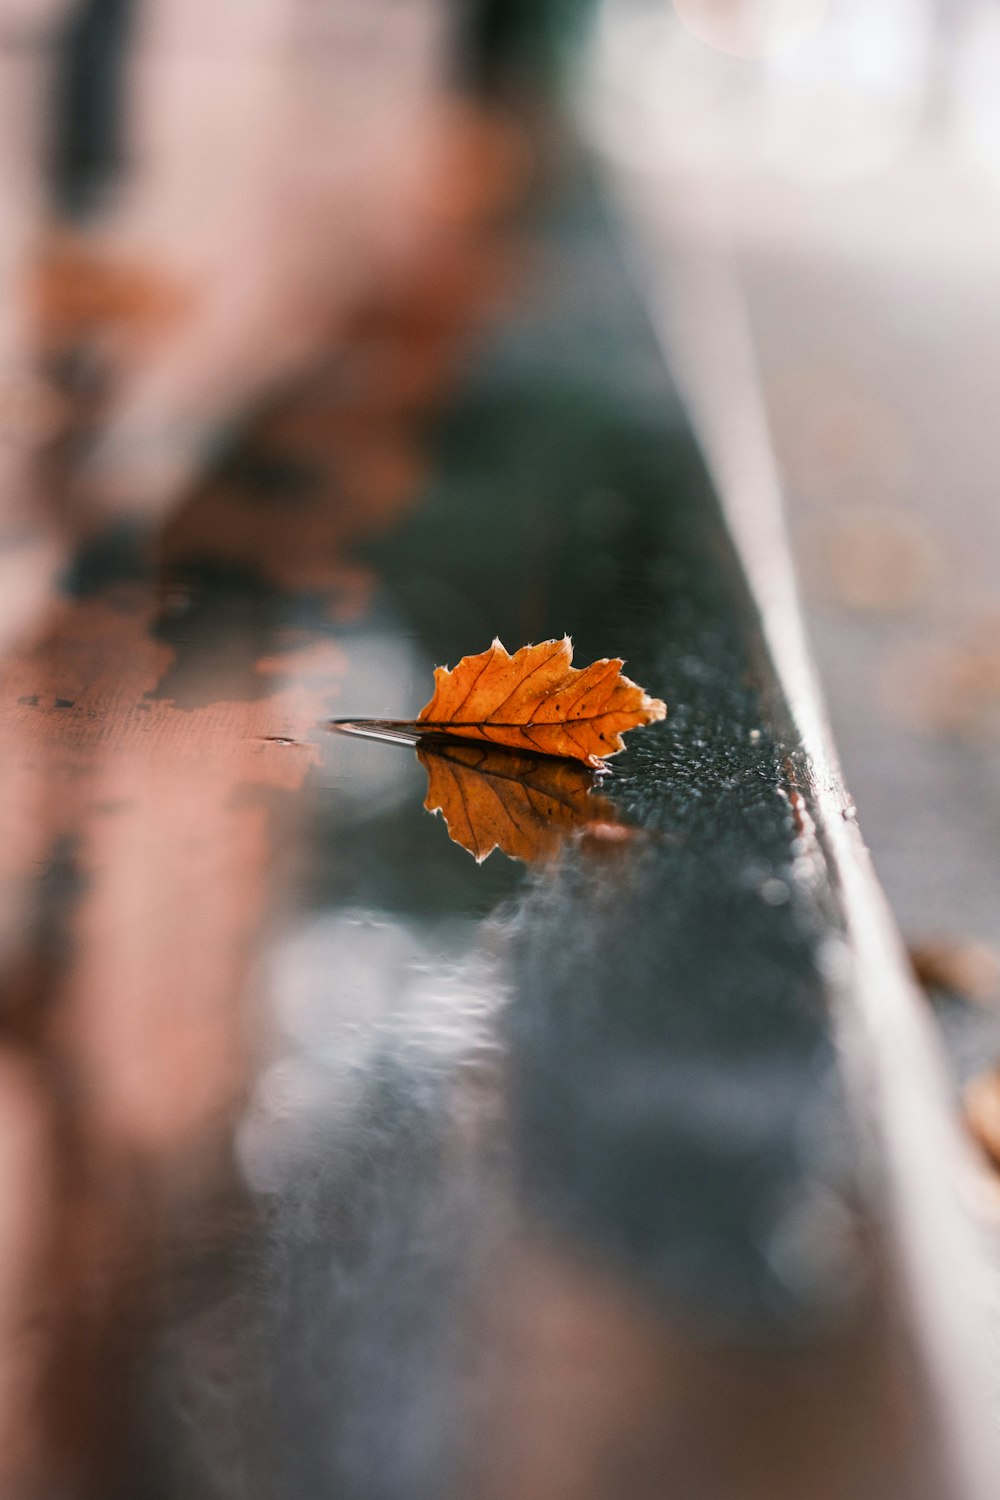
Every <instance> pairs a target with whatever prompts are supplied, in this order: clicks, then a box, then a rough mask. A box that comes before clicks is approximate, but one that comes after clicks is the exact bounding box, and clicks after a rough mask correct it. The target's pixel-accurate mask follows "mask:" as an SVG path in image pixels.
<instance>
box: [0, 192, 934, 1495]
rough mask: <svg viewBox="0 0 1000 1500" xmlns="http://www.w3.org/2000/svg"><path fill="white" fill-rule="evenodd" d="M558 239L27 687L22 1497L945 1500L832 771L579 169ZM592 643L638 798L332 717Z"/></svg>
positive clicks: (211, 507)
mask: <svg viewBox="0 0 1000 1500" xmlns="http://www.w3.org/2000/svg"><path fill="white" fill-rule="evenodd" d="M537 238H538V245H537V246H536V247H535V249H534V252H533V258H532V259H531V261H530V263H529V268H528V269H525V270H524V271H523V273H522V283H521V288H520V291H519V293H518V296H517V298H516V299H515V300H514V302H513V304H512V306H511V307H510V308H509V310H508V311H507V312H506V314H505V316H504V318H503V319H502V320H501V321H500V322H499V324H498V325H497V327H496V328H495V329H494V330H493V331H492V332H491V333H490V334H489V335H483V336H481V337H480V339H479V340H478V342H477V343H476V344H475V345H474V348H473V350H472V352H471V353H469V352H468V351H467V352H466V356H465V364H464V366H462V367H461V368H460V369H459V370H458V371H457V372H453V374H452V377H451V384H450V386H446V385H445V383H444V382H443V381H441V382H439V383H438V384H437V385H433V383H432V386H433V389H432V391H431V392H430V395H428V394H427V393H422V394H421V395H420V398H419V399H416V398H415V397H414V395H413V390H414V386H413V383H412V382H413V380H414V373H415V370H416V369H418V368H419V367H421V361H422V360H425V359H426V358H428V357H429V356H428V349H427V342H428V340H430V342H431V343H433V338H432V335H434V333H435V328H436V327H437V325H436V324H435V323H434V320H433V318H430V319H428V318H424V321H421V318H420V317H418V316H417V312H419V311H421V309H423V310H424V312H425V311H426V305H425V303H424V302H422V301H420V299H419V298H418V299H417V312H414V311H413V309H410V321H409V322H408V321H407V317H406V316H404V315H403V314H400V313H399V312H398V310H397V311H396V313H395V314H394V316H393V318H390V317H388V316H386V317H385V319H384V321H383V322H382V323H379V321H378V319H377V318H374V317H373V318H372V321H371V323H370V325H369V326H367V327H364V328H362V330H361V332H359V334H358V336H357V339H356V342H355V343H354V344H353V345H352V344H349V345H347V346H346V349H345V348H338V350H337V351H336V356H335V357H333V356H331V358H330V359H329V361H328V362H327V363H326V364H324V366H323V368H322V369H321V370H320V371H319V372H318V374H316V375H315V377H314V378H311V379H310V380H308V381H303V382H302V383H301V384H300V385H298V386H296V387H295V388H294V389H292V390H291V391H290V392H289V393H288V394H287V395H286V396H284V397H282V399H281V400H280V401H275V403H273V405H271V406H270V407H268V408H267V410H265V411H264V412H263V413H262V415H261V417H260V419H259V420H258V421H257V422H256V423H255V424H254V425H252V426H251V428H250V429H249V430H248V431H247V432H246V433H245V434H243V435H242V436H241V437H240V439H239V441H238V442H236V443H235V444H234V445H233V447H232V450H231V451H227V453H226V455H225V456H224V457H223V458H221V459H220V461H219V463H218V464H217V465H216V467H215V468H214V470H213V471H212V472H211V473H210V474H209V476H208V477H207V479H206V480H205V481H204V484H203V486H202V488H201V490H200V491H199V492H198V493H197V494H195V495H194V496H193V497H192V498H191V499H190V500H189V502H188V503H187V504H186V506H185V507H184V508H182V509H181V510H180V511H179V512H178V513H176V514H175V515H174V516H173V517H172V518H171V519H170V520H169V521H168V522H167V524H166V525H165V526H164V527H163V528H162V530H161V532H160V533H159V534H158V536H157V538H156V541H155V546H153V548H152V551H151V550H150V545H149V542H148V534H147V533H146V532H145V531H144V530H143V529H141V528H137V527H134V526H131V525H129V524H120V523H118V524H115V525H108V526H105V527H103V528H98V529H97V530H96V531H95V533H94V535H93V536H92V537H91V538H90V539H89V540H88V542H87V544H86V546H85V547H83V548H81V549H80V551H79V554H78V556H77V559H76V561H75V563H74V565H73V566H72V567H71V568H69V569H67V571H66V572H65V574H64V576H63V577H62V579H61V585H60V589H61V592H60V594H59V598H58V603H57V605H56V607H54V608H53V610H52V611H51V614H50V615H49V616H48V617H47V618H46V620H45V622H44V628H43V629H42V630H41V631H39V632H38V633H37V634H35V635H33V636H32V637H30V638H29V639H28V641H27V644H26V645H25V646H24V647H23V649H19V650H18V651H14V652H12V653H11V654H10V655H9V656H8V658H7V659H6V661H5V662H4V664H3V670H2V692H3V704H4V715H3V721H2V734H3V750H4V754H3V760H4V770H3V775H4V777H5V778H6V781H5V787H4V798H3V807H4V811H3V839H2V856H0V859H2V866H0V898H2V902H3V906H2V911H0V916H2V922H3V932H4V937H5V945H6V946H5V953H6V955H7V957H6V973H5V994H6V996H7V1004H6V1010H5V1021H4V1047H3V1055H2V1059H0V1083H2V1085H3V1086H2V1089H0V1110H2V1111H3V1112H5V1119H6V1118H8V1117H9V1127H7V1128H5V1129H3V1130H0V1137H2V1138H3V1139H4V1140H5V1142H6V1144H4V1146H3V1147H2V1149H3V1151H5V1152H8V1153H9V1155H10V1163H9V1167H8V1169H7V1170H6V1171H5V1175H6V1177H7V1180H8V1182H14V1181H16V1184H17V1186H16V1187H15V1188H12V1189H11V1190H10V1194H9V1201H8V1204H7V1205H5V1208H4V1213H5V1214H6V1217H2V1216H0V1236H2V1243H3V1246H4V1255H5V1259H6V1263H7V1267H8V1269H7V1271H6V1273H5V1279H4V1283H3V1288H2V1293H0V1297H2V1300H0V1337H2V1341H3V1343H2V1349H3V1359H2V1362H0V1381H2V1385H0V1398H2V1402H0V1404H2V1410H3V1416H4V1422H5V1425H6V1429H7V1433H8V1435H9V1442H8V1443H7V1446H6V1448H5V1451H6V1454H7V1457H6V1458H5V1460H4V1462H5V1464H6V1465H7V1472H8V1474H9V1476H10V1483H9V1487H8V1490H7V1491H5V1493H11V1494H14V1495H17V1496H21V1495H23V1496H48V1495H53V1496H55V1495H59V1496H62V1495H72V1496H76V1495H81V1496H90V1495H95V1496H97V1495H100V1496H102V1497H110V1496H119V1495H120V1496H122V1497H123V1500H124V1497H128V1500H146V1497H149V1500H159V1497H163V1500H172V1497H180V1496H183V1497H185V1500H209V1497H213V1500H214V1497H223V1496H226V1497H230V1496H231V1497H238V1500H243V1497H246V1500H255V1497H275V1496H280V1497H282V1500H286V1497H287V1500H292V1497H297V1496H302V1497H309V1500H316V1497H319V1496H327V1495H330V1496H332V1495H336V1496H338V1497H348V1500H349V1497H359V1500H361V1497H386V1500H388V1497H399V1500H411V1497H412V1500H420V1497H424V1496H426V1497H428V1500H431V1497H434V1500H438V1497H443V1496H448V1495H457V1496H475V1497H477V1500H489V1497H492V1496H497V1497H499V1496H501V1495H504V1496H509V1495H517V1496H519V1497H525V1500H530V1497H536V1496H537V1497H539V1500H541V1497H546V1500H550V1497H551V1500H556V1497H560V1496H566V1497H567V1500H568V1497H570V1496H573V1497H574V1500H586V1497H594V1500H611V1497H618V1496H622V1495H629V1496H631V1497H642V1496H647V1495H648V1496H650V1497H653V1496H662V1495H665V1494H672V1493H677V1494H679V1495H680V1494H683V1495H684V1496H685V1497H696V1496H705V1497H712V1500H717V1497H725V1496H730V1495H731V1496H733V1497H737V1496H738V1497H739V1500H750V1497H757V1496H759V1497H761V1500H764V1497H767V1500H775V1497H777V1496H782V1495H788V1496H789V1497H793V1496H794V1497H801V1496H804V1495H808V1496H811V1497H813V1496H814V1497H817V1500H825V1497H827V1496H830V1497H850V1500H863V1497H865V1496H869V1495H870V1496H872V1497H876V1496H877V1497H879V1500H883V1497H886V1496H890V1495H896V1494H898V1495H906V1496H907V1497H908V1500H913V1497H916V1496H919V1495H921V1494H924V1493H926V1494H938V1493H940V1490H939V1488H937V1487H936V1485H935V1482H934V1479H933V1475H932V1473H931V1471H930V1470H929V1469H928V1468H926V1467H925V1462H926V1453H924V1452H923V1451H922V1444H921V1443H920V1442H919V1441H918V1440H917V1436H916V1433H917V1423H918V1417H919V1410H918V1408H919V1402H918V1399H917V1397H916V1396H915V1395H914V1393H913V1391H912V1389H911V1383H910V1381H909V1378H908V1367H907V1363H906V1352H905V1350H904V1349H903V1348H902V1346H901V1343H900V1340H899V1337H898V1335H897V1332H896V1330H895V1324H894V1317H895V1314H894V1310H893V1303H892V1299H891V1297H889V1296H888V1295H887V1292H886V1289H885V1287H884V1278H883V1272H882V1261H881V1254H880V1249H879V1245H878V1238H877V1235H876V1234H875V1233H874V1231H873V1230H872V1228H871V1226H870V1225H869V1224H868V1222H867V1220H866V1217H865V1214H864V1212H863V1211H862V1209H861V1201H862V1200H861V1195H860V1193H859V1187H858V1182H857V1178H856V1143H855V1141H854V1139H853V1134H852V1131H851V1129H850V1127H849V1125H848V1123H847V1119H846V1114H845V1109H844V1105H843V1101H842V1099H841V1095H840V1089H839V1085H838V1081H837V1069H836V1060H835V1057H834V1054H833V1049H832V1044H831V1040H830V1034H829V1028H828V1021H827V1015H826V1009H825V995H824V980H823V974H824V967H823V966H824V963H825V962H826V961H827V953H828V950H829V947H830V943H831V941H833V942H835V934H836V927H837V908H836V900H835V896H834V894H833V893H832V892H831V891H830V890H829V889H828V888H827V884H826V876H825V867H824V863H823V858H822V849H821V846H820V845H819V844H818V843H817V841H816V840H815V837H814V834H813V832H812V830H811V819H810V815H809V807H808V798H807V795H806V794H805V792H804V791H803V790H802V789H801V786H800V783H802V784H804V782H805V778H804V776H803V775H802V774H801V771H802V768H801V766H800V764H799V759H798V751H797V748H796V745H795V744H794V742H790V741H789V740H788V739H787V738H786V737H785V733H784V731H783V729H782V727H781V715H780V705H776V704H775V703H774V702H773V701H772V696H771V694H770V688H769V677H768V669H767V664H766V661H765V660H764V657H763V654H762V652H761V650H760V646H759V642H758V638H757V634H756V629H755V624H754V619H753V613H752V610H751V608H750V605H749V601H748V599H747V598H746V595H745V591H744V588H743V585H742V583H741V580H740V578H739V575H738V573H737V571H736V569H735V566H734V563H733V560H732V557H731V554H730V551H729V547H728V543H727V540H726V537H725V535H724V532H723V528H722V526H721V523H720V520H719V517H718V514H717V511H716V507H715V503H714V499H713V495H712V492H711V488H710V485H709V483H708V480H707V478H706V475H705V473H704V469H703V466H702V463H701V460H700V457H699V454H698V451H697V449H696V447H695V445H694V443H693V440H692V438H691V436H690V433H689V431H688V428H687V426H686V424H685V421H684V418H683V415H682V413H681V411H680V410H679V407H678V405H677V402H676V399H675V397H674V394H673V392H672V389H671V386H670V384H669V380H668V377H667V375H666V373H665V372H664V370H663V368H662V365H661V362H660V358H659V355H658V353H657V351H656V348H655V346H654V344H653V342H652V340H651V338H650V336H649V333H648V330H647V328H646V325H645V322H644V320H643V317H642V315H641V312H640V311H639V308H638V304H637V301H636V299H635V297H634V294H633V292H632V290H631V287H630V282H629V279H628V277H627V275H626V273H625V270H624V268H623V265H622V263H621V261H620V259H619V254H618V251H617V249H616V245H615V239H614V236H613V234H612V232H611V229H610V227H609V225H608V223H607V222H606V216H605V211H604V209H603V207H602V205H601V200H600V195H599V194H598V192H597V191H596V189H595V188H594V187H593V185H592V184H590V183H589V182H588V181H587V179H586V174H585V173H583V174H581V178H580V181H579V182H578V183H577V184H576V185H575V186H574V187H572V188H571V189H570V188H567V189H566V190H565V192H564V194H563V196H562V198H561V199H560V201H559V202H558V203H556V204H555V205H553V206H550V207H549V208H548V209H546V210H545V212H544V213H543V214H542V215H541V222H540V224H539V225H538V228H537ZM468 255H469V257H470V263H472V262H473V261H474V260H475V255H474V254H473V250H471V249H468ZM405 311H406V310H405V309H404V313H405ZM421 316H423V313H421ZM444 322H447V320H446V319H445V320H444ZM428 329H429V332H428ZM446 332H449V336H450V330H446ZM422 341H423V342H422ZM442 342H446V340H442ZM373 369H374V375H373V374H372V371H373ZM394 382H395V383H394ZM408 382H410V383H409V384H408ZM417 385H419V381H418V382H417ZM359 392H360V394H359ZM429 410H434V411H435V413H436V415H435V423H434V426H433V429H431V427H430V423H429V418H428V411H429ZM151 558H153V560H152V561H151ZM564 632H565V633H568V634H570V635H572V637H573V639H574V643H575V647H576V651H577V657H578V660H580V661H581V662H583V661H587V660H590V659H592V658H594V657H598V656H603V655H609V654H621V655H622V656H624V657H625V658H626V661H627V670H628V671H629V673H630V675H632V676H634V678H635V679H636V680H637V681H639V682H641V683H642V684H643V685H644V686H645V687H647V688H648V689H649V691H650V692H652V693H655V694H656V695H658V696H662V697H663V698H665V699H666V701H667V703H668V705H669V715H668V718H667V720H666V722H665V723H663V724H660V725H655V726H652V727H651V728H649V729H647V730H643V731H642V732H640V733H637V734H635V735H634V736H633V737H632V740H631V743H630V747H629V749H628V750H627V752H626V753H625V754H623V755H622V756H620V757H618V758H617V759H616V760H615V762H614V765H613V772H612V774H611V775H610V776H608V777H607V778H604V779H602V780H601V781H600V784H599V785H598V786H593V785H591V784H590V778H589V776H588V775H587V773H581V774H582V775H583V776H584V778H585V781H586V783H587V784H583V782H581V781H580V777H579V776H578V775H577V774H576V772H575V771H574V770H573V768H563V767H561V765H560V763H555V762H554V763H552V764H551V765H541V766H539V765H535V764H533V763H531V762H530V761H528V760H527V758H525V757H508V758H507V759H506V760H504V761H503V762H502V765H501V767H500V768H499V769H498V767H497V766H496V765H495V764H494V763H493V762H492V761H491V762H490V763H489V764H485V763H483V762H482V760H481V758H480V757H481V755H482V752H481V751H480V750H479V748H478V747H476V756H477V759H476V763H475V764H474V765H472V764H470V763H469V760H468V758H467V757H463V752H462V751H461V749H455V748H454V747H452V748H450V750H449V752H448V757H447V758H445V759H443V758H442V751H441V750H440V748H438V749H435V748H434V747H433V746H425V747H422V748H421V749H420V751H419V754H418V753H415V752H414V751H413V750H412V749H409V748H407V747H400V746H395V745H383V744H373V743H370V742H366V741H361V740H358V739H349V738H346V737H344V736H341V735H336V734H332V733H330V732H329V730H328V729H327V728H326V721H327V720H328V719H330V718H331V717H333V716H347V715H356V716H359V717H360V716H369V717H397V718H412V717H413V715H414V714H415V712H416V711H417V710H418V709H419V707H420V705H421V704H422V702H423V701H424V700H425V698H426V697H427V696H428V693H429V687H430V682H431V672H432V669H433V667H434V666H435V665H437V664H441V663H448V664H450V665H454V663H455V662H456V661H457V660H458V658H459V657H460V656H462V655H464V654H466V653H469V652H472V651H477V650H481V649H483V647H484V646H485V645H486V644H487V643H488V642H489V641H490V640H491V639H492V638H493V636H494V635H499V636H500V637H501V638H502V639H503V640H504V642H505V643H506V644H507V645H508V646H509V647H511V649H513V648H514V647H515V646H517V645H521V644H524V643H526V642H528V641H532V640H541V639H546V638H549V637H555V636H559V635H562V634H563V633H564ZM518 760H520V761H522V762H524V763H523V764H520V765H516V764H515V763H516V762H517V761H518ZM515 772H516V774H515ZM470 776H475V777H479V778H484V779H486V780H489V779H490V778H492V780H493V783H494V785H493V788H492V790H491V791H490V796H491V797H493V799H494V801H495V802H497V804H498V805H499V806H501V807H504V808H506V811H507V812H508V813H509V809H510V802H509V800H508V801H507V802H505V801H504V799H505V798H508V799H509V798H510V797H513V798H514V799H515V803H516V802H517V801H518V800H519V799H522V800H524V799H526V800H527V802H528V803H529V804H530V808H531V814H530V819H529V820H528V822H527V823H526V822H524V820H523V819H524V816H525V815H524V813H523V808H522V812H521V821H518V820H517V819H515V823H516V826H517V830H518V831H517V834H516V836H515V835H514V834H512V833H511V832H510V830H509V829H507V831H505V832H500V833H498V832H497V831H496V823H495V816H496V815H495V814H490V815H489V817H488V819H487V824H488V826H487V827H486V829H485V831H484V830H483V828H482V827H481V826H479V825H476V823H475V820H473V821H472V822H470V823H467V824H461V823H460V820H459V819H458V818H457V817H456V816H454V815H452V816H449V813H448V801H449V796H450V795H451V794H450V793H449V792H448V791H447V789H443V779H446V778H447V777H450V778H451V783H452V784H454V783H455V782H456V780H457V781H458V782H461V779H462V777H465V778H468V777H470ZM574 778H575V779H574ZM498 780H499V781H504V782H506V786H505V789H504V792H503V794H502V795H501V794H499V793H498V792H497V790H496V783H497V781H498ZM529 792H532V793H537V796H535V797H534V798H532V797H529V796H528V793H529ZM425 800H426V802H427V803H428V804H429V805H430V806H431V807H432V808H433V806H434V805H435V804H436V805H437V807H438V809H439V810H440V811H442V812H443V813H444V816H443V817H441V816H432V815H431V813H430V812H429V811H428V810H427V808H426V807H425V805H424V803H425ZM491 820H492V821H491ZM487 844H491V845H495V846H496V847H492V849H487V848H486V845H487ZM470 854H471V855H473V856H474V857H472V858H470ZM480 856H483V857H482V858H480ZM487 856H488V857H487Z"/></svg>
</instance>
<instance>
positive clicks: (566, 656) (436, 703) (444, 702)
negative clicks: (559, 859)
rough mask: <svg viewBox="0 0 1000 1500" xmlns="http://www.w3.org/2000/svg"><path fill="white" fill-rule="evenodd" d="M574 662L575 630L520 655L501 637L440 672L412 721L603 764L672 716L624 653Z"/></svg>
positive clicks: (423, 727) (439, 731)
mask: <svg viewBox="0 0 1000 1500" xmlns="http://www.w3.org/2000/svg"><path fill="white" fill-rule="evenodd" d="M572 661H573V643H572V641H571V640H570V638H569V636H563V638H562V640H560V641H542V643H541V644H540V645H538V646H522V647H521V649H520V651H515V653H514V655H513V656H511V655H510V653H509V652H508V651H507V650H506V649H505V648H504V647H503V646H502V645H501V643H500V642H499V641H498V640H495V641H494V642H493V644H492V646H490V648H489V650H487V651H481V652H480V653H479V654H478V655H477V656H463V657H462V660H461V661H460V662H459V664H458V666H457V667H454V668H452V669H451V670H449V669H448V668H447V667H438V668H437V669H436V670H435V673H434V684H435V686H434V696H433V698H432V699H431V701H430V702H429V703H428V704H427V705H426V707H425V708H423V709H421V711H420V715H419V717H418V718H417V720H416V721H415V723H414V725H413V727H414V729H416V730H417V732H418V733H422V734H435V735H449V736H455V737H456V738H458V739H466V740H485V741H488V742H489V743H491V744H494V745H506V746H507V747H508V748H510V749H513V750H526V751H529V752H541V754H543V755H558V756H560V757H564V758H566V759H569V760H582V761H584V762H585V764H587V765H589V766H600V765H602V764H603V761H604V760H605V758H606V757H607V756H609V755H617V753H618V751H619V750H622V749H624V743H623V741H622V735H623V734H624V733H626V732H627V731H628V730H630V729H636V728H638V726H639V725H640V724H651V723H653V722H654V721H655V720H657V719H662V718H664V716H665V715H666V712H667V706H666V704H665V703H661V702H660V700H659V698H650V697H649V695H648V694H647V693H645V692H643V690H642V688H641V687H638V686H637V685H636V683H634V682H631V681H630V680H629V679H628V678H627V677H625V676H623V675H622V671H621V668H622V661H621V660H620V658H618V657H603V658H602V659H601V660H600V661H595V662H593V663H592V664H591V665H590V666H589V667H584V668H583V669H582V670H578V669H577V668H575V667H573V666H572V665H571V663H572Z"/></svg>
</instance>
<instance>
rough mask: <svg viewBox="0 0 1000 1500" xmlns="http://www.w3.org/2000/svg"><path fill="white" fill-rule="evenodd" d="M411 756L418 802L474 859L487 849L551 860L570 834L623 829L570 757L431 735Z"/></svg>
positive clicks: (594, 779) (594, 781)
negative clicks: (417, 768) (421, 784)
mask: <svg viewBox="0 0 1000 1500" xmlns="http://www.w3.org/2000/svg"><path fill="white" fill-rule="evenodd" d="M417 756H418V757H419V760H420V764H421V765H422V766H423V768H424V770H425V771H426V772H427V796H426V798H425V799H424V806H425V807H426V808H427V811H428V812H440V814H441V815H442V817H443V818H444V821H445V825H446V826H447V829H448V834H449V837H450V838H451V839H452V840H453V842H454V843H456V844H461V846H462V848H463V849H468V851H469V853H470V854H471V855H472V856H473V857H474V858H475V860H476V862H477V864H481V863H482V861H483V860H484V859H486V857H487V856H488V855H490V854H492V853H493V850H494V849H500V850H502V851H503V853H504V854H507V855H509V856H510V858H511V859H521V860H525V861H528V862H530V861H533V860H545V859H551V858H552V857H553V856H554V855H555V854H556V853H557V852H558V850H559V848H560V847H561V845H562V844H563V842H564V841H565V839H566V838H567V837H568V836H570V835H573V834H581V833H583V832H584V831H586V832H588V833H599V832H600V831H601V830H605V831H606V832H607V834H608V835H610V836H612V837H619V836H627V835H628V833H629V830H628V829H626V827H625V826H624V824H623V823H622V818H621V814H620V812H619V811H618V809H617V808H616V807H615V806H614V804H613V803H612V802H611V801H610V800H609V799H608V798H607V797H602V796H600V795H599V794H598V793H597V790H596V788H597V785H598V783H599V780H600V778H599V777H598V776H596V775H595V774H594V772H593V771H590V770H588V769H587V768H586V767H585V766H583V765H580V764H577V763H576V762H574V761H567V760H554V759H552V758H551V757H545V756H541V755H539V756H534V755H522V754H519V753H518V752H516V751H513V750H505V749H498V748H495V747H493V746H489V745H476V744H473V743H471V742H464V741H458V740H455V741H443V740H431V739H423V740H421V741H420V742H419V744H418V745H417Z"/></svg>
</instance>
